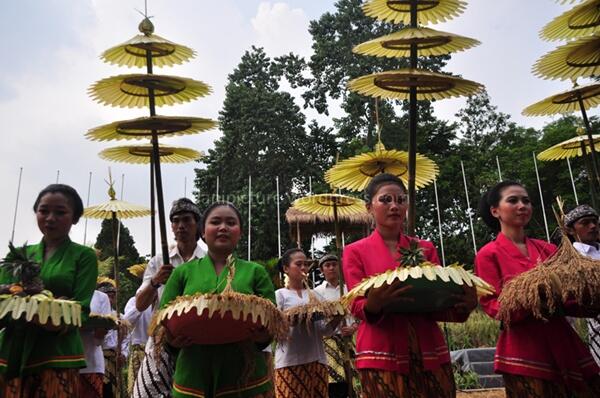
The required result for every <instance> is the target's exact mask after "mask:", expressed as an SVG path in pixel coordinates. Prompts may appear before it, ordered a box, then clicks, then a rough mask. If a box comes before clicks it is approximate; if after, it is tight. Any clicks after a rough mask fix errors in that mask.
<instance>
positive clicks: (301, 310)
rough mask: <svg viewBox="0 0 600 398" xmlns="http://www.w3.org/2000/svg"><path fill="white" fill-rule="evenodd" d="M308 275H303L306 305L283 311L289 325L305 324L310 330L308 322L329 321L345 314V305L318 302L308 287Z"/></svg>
mask: <svg viewBox="0 0 600 398" xmlns="http://www.w3.org/2000/svg"><path fill="white" fill-rule="evenodd" d="M307 279H308V275H305V279H304V286H305V287H306V291H307V294H308V303H306V304H303V305H298V306H295V307H291V308H288V309H286V310H285V311H283V313H284V315H285V316H286V317H287V319H288V321H289V323H290V324H291V325H297V324H305V325H306V327H307V329H309V330H310V322H312V321H318V320H322V319H324V320H331V319H332V318H334V317H337V316H345V315H346V314H347V310H346V305H344V304H343V303H342V302H341V301H340V300H320V299H319V298H318V297H317V294H316V293H315V292H313V291H312V290H311V289H310V287H309V286H308V282H307Z"/></svg>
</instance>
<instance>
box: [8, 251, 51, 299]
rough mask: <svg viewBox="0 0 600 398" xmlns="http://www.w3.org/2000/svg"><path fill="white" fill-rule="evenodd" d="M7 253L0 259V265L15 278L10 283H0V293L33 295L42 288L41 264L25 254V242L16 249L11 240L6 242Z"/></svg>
mask: <svg viewBox="0 0 600 398" xmlns="http://www.w3.org/2000/svg"><path fill="white" fill-rule="evenodd" d="M8 248H9V254H8V256H7V257H6V258H5V259H4V260H2V261H0V267H2V268H4V270H6V272H8V273H10V274H12V276H13V277H14V278H15V279H16V280H17V282H16V283H13V284H11V285H0V293H2V294H6V293H10V294H16V295H34V294H38V293H40V292H42V290H44V284H43V282H42V280H41V279H40V271H41V266H40V264H38V263H37V262H36V261H34V260H33V258H32V257H30V256H28V255H27V244H25V245H24V246H23V247H22V248H19V249H17V248H16V247H15V246H14V245H13V244H12V242H9V244H8Z"/></svg>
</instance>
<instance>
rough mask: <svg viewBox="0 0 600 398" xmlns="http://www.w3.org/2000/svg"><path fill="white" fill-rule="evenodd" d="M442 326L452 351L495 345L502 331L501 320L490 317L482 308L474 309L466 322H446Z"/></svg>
mask: <svg viewBox="0 0 600 398" xmlns="http://www.w3.org/2000/svg"><path fill="white" fill-rule="evenodd" d="M440 326H441V328H442V330H443V332H444V334H445V335H446V339H447V341H448V348H449V349H450V350H451V351H452V350H460V349H464V348H480V347H495V346H496V342H497V341H498V334H499V332H500V322H498V321H496V320H494V319H492V318H490V317H489V316H487V314H485V313H484V312H483V311H481V310H480V309H476V310H475V311H473V313H472V314H471V316H470V317H469V319H468V320H467V321H466V322H465V323H445V324H441V325H440Z"/></svg>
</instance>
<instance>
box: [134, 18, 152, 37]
mask: <svg viewBox="0 0 600 398" xmlns="http://www.w3.org/2000/svg"><path fill="white" fill-rule="evenodd" d="M138 29H139V30H140V32H142V33H143V34H145V35H146V36H150V35H151V34H152V33H154V24H153V23H152V22H151V21H150V18H149V17H145V18H144V19H143V20H142V22H140V24H139V25H138Z"/></svg>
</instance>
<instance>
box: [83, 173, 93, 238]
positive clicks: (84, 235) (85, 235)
mask: <svg viewBox="0 0 600 398" xmlns="http://www.w3.org/2000/svg"><path fill="white" fill-rule="evenodd" d="M91 189H92V172H91V171H90V177H89V179H88V189H87V199H86V201H85V207H90V192H91ZM87 226H88V219H87V217H86V218H85V223H84V225H83V244H84V245H85V241H86V239H87Z"/></svg>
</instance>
